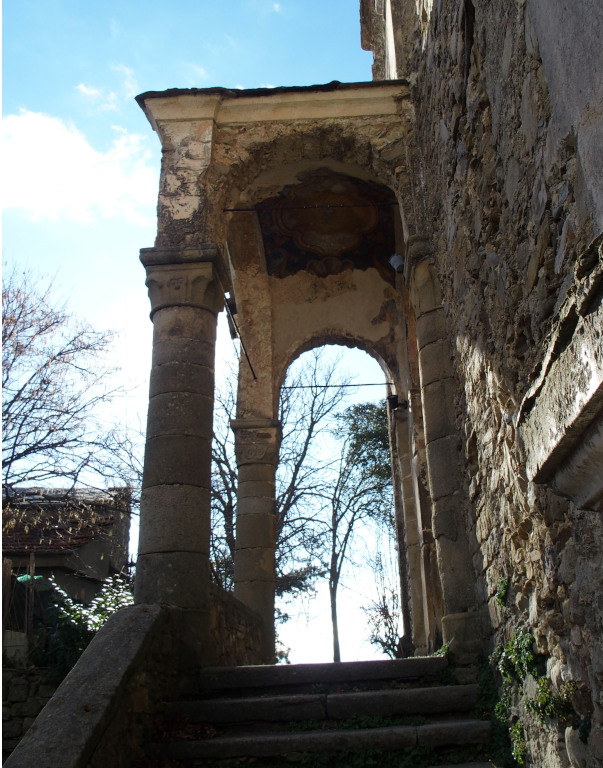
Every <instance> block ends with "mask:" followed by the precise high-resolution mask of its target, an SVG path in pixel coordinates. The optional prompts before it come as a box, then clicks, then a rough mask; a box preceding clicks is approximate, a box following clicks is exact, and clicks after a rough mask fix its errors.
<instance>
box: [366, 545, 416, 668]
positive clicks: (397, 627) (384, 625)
mask: <svg viewBox="0 0 603 768" xmlns="http://www.w3.org/2000/svg"><path fill="white" fill-rule="evenodd" d="M371 566H372V570H373V573H374V575H375V587H376V591H377V598H376V599H374V600H372V601H371V602H370V603H369V604H368V605H366V606H363V608H362V610H363V611H364V613H365V615H366V618H367V621H368V625H369V631H370V638H369V639H370V642H371V643H372V644H373V645H376V646H377V647H378V648H381V650H382V651H383V652H384V653H385V654H386V655H387V656H389V657H390V658H392V659H401V658H404V656H406V655H410V654H407V653H406V652H405V651H406V648H405V636H403V635H402V631H401V630H402V612H401V607H400V597H399V594H398V592H399V590H398V588H397V586H396V581H395V578H392V575H391V573H389V570H388V568H386V565H385V563H384V562H383V555H382V553H381V552H378V553H377V555H376V556H375V557H374V558H373V559H372V561H371Z"/></svg>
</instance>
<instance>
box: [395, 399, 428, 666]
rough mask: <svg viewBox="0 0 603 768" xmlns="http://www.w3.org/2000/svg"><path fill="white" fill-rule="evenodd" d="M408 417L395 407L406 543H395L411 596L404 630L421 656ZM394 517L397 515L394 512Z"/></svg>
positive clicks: (420, 583)
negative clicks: (400, 551) (403, 551)
mask: <svg viewBox="0 0 603 768" xmlns="http://www.w3.org/2000/svg"><path fill="white" fill-rule="evenodd" d="M408 416H409V413H408V410H407V409H403V408H397V409H396V410H395V411H394V425H395V430H396V434H395V437H396V441H395V445H396V452H397V458H398V465H399V487H400V494H401V497H402V510H403V516H404V523H403V527H404V539H405V541H399V542H398V547H399V548H401V547H402V546H404V545H405V546H406V561H407V564H408V573H409V592H410V594H409V598H408V601H409V608H410V614H411V622H410V623H411V626H410V627H406V626H405V627H404V631H405V632H407V633H410V634H411V636H412V642H413V645H414V647H415V652H416V653H417V655H419V656H422V655H425V654H427V653H428V642H427V633H426V630H425V612H424V587H425V579H424V575H423V567H422V558H421V545H422V530H421V528H420V526H419V525H418V522H417V519H418V515H417V508H416V500H415V492H414V483H413V477H412V463H411V457H410V444H409V443H410V435H409V423H408V421H409V419H408ZM396 514H398V510H397V509H396Z"/></svg>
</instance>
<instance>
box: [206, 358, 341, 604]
mask: <svg viewBox="0 0 603 768" xmlns="http://www.w3.org/2000/svg"><path fill="white" fill-rule="evenodd" d="M337 368H338V359H335V360H333V361H331V362H330V363H325V362H324V361H323V360H322V359H321V354H320V351H319V350H314V351H312V353H310V354H308V355H305V356H304V358H303V360H302V361H300V364H299V365H294V366H292V368H291V369H290V370H291V373H290V375H288V377H287V379H286V380H285V383H284V385H283V387H282V388H281V396H280V404H279V417H280V420H281V423H282V428H283V437H282V442H281V448H280V455H279V467H278V471H277V479H276V480H277V482H276V533H277V552H276V562H277V580H276V592H277V595H279V596H283V595H291V594H299V593H300V592H305V591H308V590H309V589H311V586H312V584H313V582H314V580H315V579H316V577H317V576H319V575H320V574H321V573H322V572H323V566H322V555H323V546H324V543H323V540H322V536H321V532H322V531H321V526H320V525H319V524H318V516H319V513H320V509H321V504H320V503H317V500H320V498H321V497H323V496H324V494H325V493H326V487H325V482H327V475H326V470H327V469H328V467H329V466H330V465H331V464H332V462H333V456H332V455H330V454H328V455H325V454H324V452H322V451H321V448H320V442H321V441H320V438H321V436H324V435H325V434H327V433H330V430H331V429H332V426H333V423H334V419H335V415H336V413H337V412H338V409H340V408H341V407H342V406H343V403H344V398H345V397H346V395H347V389H346V388H347V386H348V385H349V378H347V377H345V376H338V375H337ZM234 380H235V376H234V374H233V375H232V376H231V379H230V381H226V382H224V383H222V384H221V385H220V386H218V387H217V388H216V399H215V412H214V440H213V447H212V459H213V465H212V542H211V559H212V563H211V572H212V579H213V580H214V581H215V582H216V583H218V584H219V585H220V586H223V587H225V588H231V587H232V575H233V561H234V545H235V525H236V487H237V471H236V462H235V456H234V440H233V435H232V432H231V430H230V426H229V425H230V419H231V418H232V417H233V416H234V412H235V402H236V396H235V392H234V384H233V382H234Z"/></svg>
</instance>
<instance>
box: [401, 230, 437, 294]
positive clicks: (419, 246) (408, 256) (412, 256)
mask: <svg viewBox="0 0 603 768" xmlns="http://www.w3.org/2000/svg"><path fill="white" fill-rule="evenodd" d="M431 253H432V248H431V242H430V240H429V237H427V235H412V236H411V237H409V238H408V240H407V241H406V248H405V254H404V279H405V281H406V283H407V284H408V282H409V280H410V276H411V273H412V270H413V268H414V267H416V265H417V264H418V263H419V262H420V261H423V260H424V259H426V258H428V257H429V256H431Z"/></svg>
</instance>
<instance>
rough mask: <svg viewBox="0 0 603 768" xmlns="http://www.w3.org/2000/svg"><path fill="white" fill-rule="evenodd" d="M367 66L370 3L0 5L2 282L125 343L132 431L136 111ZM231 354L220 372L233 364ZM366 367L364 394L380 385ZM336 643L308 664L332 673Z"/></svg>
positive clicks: (124, 414)
mask: <svg viewBox="0 0 603 768" xmlns="http://www.w3.org/2000/svg"><path fill="white" fill-rule="evenodd" d="M371 64H372V54H371V53H368V52H365V51H362V50H361V47H360V22H359V0H280V2H273V1H272V0H222V1H221V2H220V0H196V2H192V1H191V0H183V1H182V0H181V1H180V2H175V3H168V2H166V1H165V0H163V1H162V2H157V1H156V0H145V2H139V1H138V0H120V1H117V0H103V2H100V1H99V0H5V2H4V4H3V75H4V78H3V115H4V118H3V124H2V145H3V161H2V162H3V185H2V186H3V193H4V194H3V267H4V268H6V267H8V268H10V267H11V266H13V265H17V266H18V267H19V268H25V269H30V270H33V271H34V272H36V273H38V274H41V275H46V276H48V277H49V278H52V279H54V283H55V286H56V291H57V295H58V296H59V297H60V298H61V299H63V300H66V301H67V302H68V304H69V306H70V307H71V308H72V310H73V311H74V312H75V313H76V314H77V315H79V316H80V317H83V318H85V319H87V320H88V321H89V322H91V323H92V324H93V325H94V326H95V327H96V328H98V329H109V328H110V329H114V330H117V331H118V332H119V337H118V339H117V341H116V343H115V345H114V347H113V354H114V356H115V359H116V361H117V362H118V363H119V364H120V365H121V368H122V373H121V377H122V381H123V383H124V384H125V385H126V386H127V387H129V389H130V394H129V395H128V396H127V397H124V398H122V400H121V402H119V403H116V404H114V411H115V413H117V414H119V418H120V419H121V420H122V421H126V422H128V423H129V424H130V425H131V426H137V425H138V424H142V425H144V421H145V418H146V407H147V402H148V401H147V386H148V374H149V370H150V354H151V331H152V327H151V323H150V321H149V319H148V311H149V307H148V299H147V296H146V289H145V286H144V270H143V269H142V267H141V265H140V263H139V260H138V252H139V249H140V248H142V247H148V246H152V245H153V242H154V238H155V232H156V222H155V208H156V199H157V188H158V174H159V164H160V146H159V141H158V139H157V137H156V136H155V134H154V133H153V131H152V129H151V127H150V125H149V124H148V123H147V121H146V118H145V117H144V115H143V113H142V111H141V110H140V108H139V107H138V105H137V104H136V102H135V101H134V96H135V95H137V94H138V93H142V92H144V91H147V90H157V91H158V90H164V89H166V88H172V87H179V88H190V87H200V88H206V87H213V86H224V87H231V88H238V87H243V88H257V87H270V86H279V85H312V84H317V83H326V82H330V81H331V80H341V81H342V82H356V81H364V80H370V79H371ZM220 338H221V347H219V350H218V358H219V359H220V358H221V357H227V356H229V355H230V354H231V352H232V345H231V343H230V340H229V338H228V336H227V334H222V335H221V337H220ZM353 359H354V360H356V361H358V358H353ZM362 359H363V360H364V361H365V362H364V363H361V365H362V368H363V370H362V371H358V373H359V378H360V377H361V378H360V380H365V381H366V380H367V379H368V380H370V381H376V380H382V375H381V373H380V371H379V369H378V368H377V366H376V364H373V363H372V362H371V363H370V365H369V364H368V363H369V358H368V357H367V356H363V358H362ZM218 362H219V360H218ZM356 364H357V362H356V363H354V362H351V363H349V364H348V367H350V368H352V369H353V368H354V366H355V365H356ZM365 374H366V375H365ZM375 376H377V377H378V378H375ZM374 389H377V388H374ZM365 392H366V394H367V397H368V396H372V395H376V393H373V392H371V393H370V395H369V391H367V390H365ZM342 600H343V596H342ZM355 602H356V603H358V597H357V596H356V599H355ZM315 605H316V606H317V605H318V602H316V603H315ZM316 610H318V609H316ZM320 611H321V612H322V614H323V615H324V614H325V612H326V613H327V614H328V605H326V604H324V603H323V604H322V608H320ZM343 620H344V619H343V616H342V622H343ZM359 620H362V618H360V619H359V618H358V617H356V618H355V619H351V623H352V626H354V625H355V626H357V623H358V621H359ZM316 626H317V625H316V624H315V623H314V624H313V630H312V632H313V634H314V635H315V636H316V635H317V630H316ZM323 627H324V625H323ZM290 630H291V638H294V637H296V635H297V633H298V632H299V627H297V628H296V627H294V625H293V623H292V624H291V626H290ZM323 632H328V626H327V629H326V630H325V629H324V628H323V630H320V631H319V632H318V634H321V633H323ZM352 634H354V635H356V634H357V632H353V633H352ZM329 642H330V641H329V638H328V637H327V638H326V639H325V642H323V643H321V646H322V650H321V651H320V653H318V652H317V653H318V655H314V656H312V655H309V656H307V657H306V660H328V658H329V653H330V647H329ZM325 649H326V651H325ZM307 650H308V649H307ZM342 652H343V657H344V659H345V658H350V655H349V653H348V650H347V648H346V633H345V632H344V631H342ZM350 653H352V654H353V655H354V654H356V655H357V653H360V656H364V657H367V656H368V655H369V651H368V650H367V649H366V647H365V649H364V651H362V652H352V651H350ZM325 654H326V655H325ZM294 658H295V657H294Z"/></svg>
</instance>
